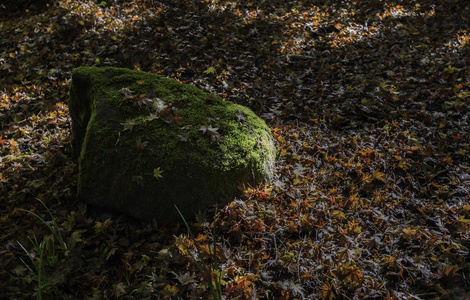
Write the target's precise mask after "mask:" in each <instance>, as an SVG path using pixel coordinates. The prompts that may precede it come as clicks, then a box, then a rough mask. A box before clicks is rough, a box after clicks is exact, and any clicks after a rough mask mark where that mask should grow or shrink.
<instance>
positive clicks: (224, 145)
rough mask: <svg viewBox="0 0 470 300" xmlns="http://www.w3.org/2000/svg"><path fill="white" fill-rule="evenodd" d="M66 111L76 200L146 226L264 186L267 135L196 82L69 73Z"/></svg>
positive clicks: (244, 111) (269, 163) (242, 110)
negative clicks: (240, 188)
mask: <svg viewBox="0 0 470 300" xmlns="http://www.w3.org/2000/svg"><path fill="white" fill-rule="evenodd" d="M69 107H70V112H71V116H72V120H73V127H72V128H73V129H72V130H73V142H72V145H73V151H74V157H75V159H77V161H78V164H79V172H80V175H79V183H78V197H79V199H80V200H82V201H84V202H87V203H89V204H92V205H96V206H99V207H104V208H110V209H113V210H118V211H122V212H125V213H128V214H130V215H132V216H134V217H137V218H139V219H144V220H151V219H152V218H155V219H157V220H167V219H171V218H174V217H177V213H176V210H175V208H174V206H175V205H176V206H177V207H178V208H179V209H180V210H181V211H182V212H183V214H184V215H186V216H188V217H191V216H192V215H194V213H195V212H197V211H199V210H204V209H206V208H208V207H209V206H211V205H214V204H217V203H218V204H224V202H227V201H228V200H230V199H232V198H233V197H234V196H235V195H236V194H237V193H238V186H239V185H240V184H242V183H244V184H257V183H259V182H261V181H265V180H270V179H271V178H272V175H273V168H274V159H275V151H276V150H275V147H274V143H273V139H272V136H271V132H270V129H269V128H268V127H267V126H266V124H265V123H264V121H263V120H262V119H260V118H259V117H257V116H256V115H255V114H254V113H253V112H252V111H251V110H250V109H248V108H246V107H243V106H241V105H237V104H234V103H232V102H229V101H223V100H222V99H220V98H218V97H215V96H212V95H209V94H206V93H204V92H203V91H201V90H199V89H197V88H196V87H194V86H191V85H187V84H182V83H179V82H177V81H176V80H173V79H169V78H164V77H161V76H158V75H154V74H149V73H144V72H138V71H132V70H128V69H121V68H95V67H84V68H78V69H76V70H75V72H74V75H73V78H72V85H71V88H70V98H69Z"/></svg>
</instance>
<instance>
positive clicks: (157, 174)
mask: <svg viewBox="0 0 470 300" xmlns="http://www.w3.org/2000/svg"><path fill="white" fill-rule="evenodd" d="M162 174H163V170H160V167H158V168H156V169H153V177H155V178H157V179H160V178H163V176H162Z"/></svg>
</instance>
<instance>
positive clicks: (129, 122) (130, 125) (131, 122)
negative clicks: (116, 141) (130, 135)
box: [121, 119, 135, 131]
mask: <svg viewBox="0 0 470 300" xmlns="http://www.w3.org/2000/svg"><path fill="white" fill-rule="evenodd" d="M121 125H122V126H124V131H126V130H129V131H132V129H134V126H135V120H131V119H127V120H126V122H124V123H121Z"/></svg>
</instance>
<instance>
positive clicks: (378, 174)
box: [373, 171, 387, 181]
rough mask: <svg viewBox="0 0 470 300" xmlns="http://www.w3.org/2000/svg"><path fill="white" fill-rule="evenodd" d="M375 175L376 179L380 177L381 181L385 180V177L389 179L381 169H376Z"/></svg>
mask: <svg viewBox="0 0 470 300" xmlns="http://www.w3.org/2000/svg"><path fill="white" fill-rule="evenodd" d="M373 176H374V178H375V179H378V180H380V181H385V179H387V177H386V176H385V173H382V172H379V171H374V174H373Z"/></svg>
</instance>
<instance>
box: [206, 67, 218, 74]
mask: <svg viewBox="0 0 470 300" xmlns="http://www.w3.org/2000/svg"><path fill="white" fill-rule="evenodd" d="M214 73H215V69H214V67H210V68H209V69H207V70H205V71H204V74H214Z"/></svg>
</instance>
